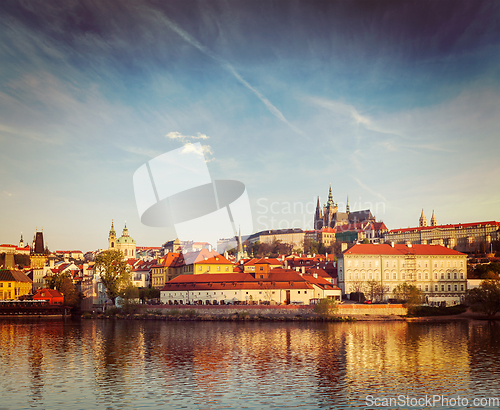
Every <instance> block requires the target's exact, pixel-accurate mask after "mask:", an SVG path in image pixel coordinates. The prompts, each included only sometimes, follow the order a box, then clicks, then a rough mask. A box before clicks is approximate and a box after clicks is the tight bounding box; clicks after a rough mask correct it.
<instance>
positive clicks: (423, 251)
mask: <svg viewBox="0 0 500 410" xmlns="http://www.w3.org/2000/svg"><path fill="white" fill-rule="evenodd" d="M369 282H371V283H374V282H376V284H377V287H378V288H379V289H382V290H383V292H382V291H381V292H380V295H379V296H378V298H379V299H382V300H387V299H391V298H394V297H395V296H394V294H393V292H394V289H395V288H396V287H397V286H398V285H399V284H401V283H404V282H406V283H409V284H411V285H415V286H416V287H417V288H418V289H420V290H421V291H422V294H423V296H424V299H425V303H428V304H446V305H454V304H458V303H461V301H462V300H463V298H464V296H465V292H466V290H467V255H465V254H463V253H460V252H457V251H455V250H452V249H448V248H445V247H444V246H439V245H401V244H399V245H398V244H395V245H392V246H391V245H388V244H366V245H365V244H357V245H354V246H353V247H352V248H350V249H348V250H347V251H345V252H344V253H343V254H342V255H341V256H340V257H339V258H338V284H339V287H340V288H341V289H342V292H343V293H344V294H345V295H349V294H350V293H351V292H362V293H364V292H368V287H369Z"/></svg>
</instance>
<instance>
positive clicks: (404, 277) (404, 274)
mask: <svg viewBox="0 0 500 410" xmlns="http://www.w3.org/2000/svg"><path fill="white" fill-rule="evenodd" d="M401 279H403V280H405V279H406V273H404V272H402V273H401Z"/></svg>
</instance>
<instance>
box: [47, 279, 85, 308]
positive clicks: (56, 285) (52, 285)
mask: <svg viewBox="0 0 500 410" xmlns="http://www.w3.org/2000/svg"><path fill="white" fill-rule="evenodd" d="M45 286H46V287H47V288H49V289H56V290H58V291H59V292H61V293H62V295H63V296H64V304H65V305H66V306H73V307H77V306H79V305H80V303H81V301H82V300H83V295H82V293H81V292H78V291H77V290H76V288H75V285H74V284H73V280H72V278H71V274H70V273H69V272H68V271H66V272H61V273H56V274H55V275H52V276H48V277H47V278H46V279H45Z"/></svg>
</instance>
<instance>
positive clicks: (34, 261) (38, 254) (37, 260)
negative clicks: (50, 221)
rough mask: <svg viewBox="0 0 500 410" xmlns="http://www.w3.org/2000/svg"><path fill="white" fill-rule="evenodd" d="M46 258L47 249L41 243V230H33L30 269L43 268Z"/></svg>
mask: <svg viewBox="0 0 500 410" xmlns="http://www.w3.org/2000/svg"><path fill="white" fill-rule="evenodd" d="M47 259H48V250H47V249H45V246H44V243H43V232H35V236H34V238H33V246H32V248H31V253H30V261H31V268H32V269H43V267H44V266H45V263H46V262H47Z"/></svg>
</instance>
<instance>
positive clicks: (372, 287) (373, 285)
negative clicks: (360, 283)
mask: <svg viewBox="0 0 500 410" xmlns="http://www.w3.org/2000/svg"><path fill="white" fill-rule="evenodd" d="M378 286H379V283H378V282H377V281H376V280H373V279H372V280H369V281H367V282H366V285H365V292H366V296H367V297H368V299H369V300H371V301H373V300H374V299H375V297H376V296H377V288H378Z"/></svg>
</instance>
